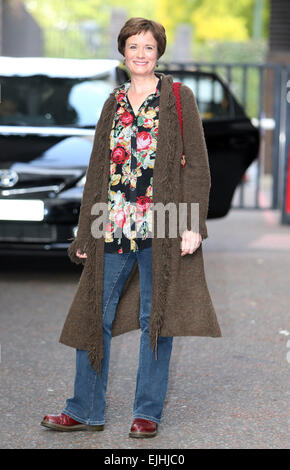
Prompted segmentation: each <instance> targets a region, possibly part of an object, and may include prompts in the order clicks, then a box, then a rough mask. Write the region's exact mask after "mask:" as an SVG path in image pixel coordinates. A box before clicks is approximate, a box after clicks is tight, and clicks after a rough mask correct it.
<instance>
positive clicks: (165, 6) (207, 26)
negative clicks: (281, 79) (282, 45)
mask: <svg viewBox="0 0 290 470" xmlns="http://www.w3.org/2000/svg"><path fill="white" fill-rule="evenodd" d="M23 1H24V3H25V5H26V7H27V9H28V10H29V11H30V13H31V14H32V15H33V16H34V17H35V18H36V20H37V21H38V23H39V24H40V26H42V28H43V29H44V31H45V42H46V54H47V55H61V54H65V56H67V57H91V56H94V57H104V56H105V55H106V50H107V49H106V42H107V41H108V34H107V33H108V26H109V22H110V18H111V10H112V8H117V9H122V10H123V11H124V14H125V17H127V18H130V17H132V16H142V17H145V18H151V19H153V20H155V21H159V22H160V23H162V24H163V25H164V27H165V29H166V35H167V40H168V48H167V51H166V54H165V56H164V57H165V58H166V60H167V59H169V60H170V57H169V56H168V53H169V52H170V47H171V45H172V43H173V41H174V37H175V32H176V27H177V25H178V24H179V23H186V24H189V25H191V27H192V49H193V52H194V58H195V59H196V58H197V56H201V57H202V58H203V60H209V56H210V55H212V56H213V57H212V60H214V61H215V60H216V58H217V52H218V57H219V60H226V59H225V57H224V58H223V59H221V56H220V54H221V55H223V56H225V55H227V56H228V57H229V56H233V58H232V59H229V60H236V61H237V60H238V59H237V56H240V55H241V53H240V49H241V50H242V51H244V52H245V55H247V50H246V49H247V48H246V47H245V48H244V47H243V44H247V43H248V42H249V40H250V39H251V38H252V36H253V23H254V11H255V2H256V1H258V0H238V1H237V2H233V1H232V0H183V1H182V2H169V1H168V0H158V1H156V0H146V1H145V2H144V0H127V1H126V2H124V0H107V1H106V2H104V1H103V0H23ZM269 3H270V0H264V4H263V5H264V6H263V22H262V24H263V35H264V38H266V37H267V34H268V22H269ZM86 21H93V22H95V23H96V25H97V26H98V28H99V32H100V36H101V41H102V47H101V48H100V49H98V50H95V52H94V53H93V52H92V50H90V49H89V48H88V44H87V43H86V41H85V38H84V35H83V33H82V31H81V26H82V23H83V22H86ZM62 41H64V42H65V44H62ZM260 42H261V41H260ZM235 43H236V45H237V47H235ZM218 44H220V46H221V47H220V48H219V49H220V50H219V51H218V50H217V49H218ZM261 57H262V55H260V56H259V61H260V60H261ZM248 60H250V61H253V57H252V56H250V57H249V56H248Z"/></svg>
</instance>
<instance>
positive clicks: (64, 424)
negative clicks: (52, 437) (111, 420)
mask: <svg viewBox="0 0 290 470" xmlns="http://www.w3.org/2000/svg"><path fill="white" fill-rule="evenodd" d="M41 425H42V426H45V427H46V428H50V429H54V430H55V431H84V430H86V431H102V430H103V429H104V425H103V424H102V425H99V426H91V425H88V424H83V423H79V422H78V421H75V420H74V419H72V418H70V416H67V415H65V414H64V413H60V414H59V415H46V416H45V417H44V418H43V420H42V421H41Z"/></svg>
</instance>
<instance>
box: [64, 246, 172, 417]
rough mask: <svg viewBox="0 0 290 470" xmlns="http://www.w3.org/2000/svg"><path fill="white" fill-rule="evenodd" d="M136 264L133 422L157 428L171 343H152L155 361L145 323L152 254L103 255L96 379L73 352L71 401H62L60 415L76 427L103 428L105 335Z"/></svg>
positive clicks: (107, 339) (81, 354) (83, 354)
mask: <svg viewBox="0 0 290 470" xmlns="http://www.w3.org/2000/svg"><path fill="white" fill-rule="evenodd" d="M136 258H137V262H138V267H139V275H140V327H141V338H140V352H139V367H138V373H137V380H136V391H135V400H134V407H133V418H143V419H149V420H151V421H154V422H155V423H160V421H161V414H162V409H163V405H164V400H165V396H166V392H167V386H168V374H169V362H170V356H171V350H172V342H173V338H172V337H160V336H159V338H158V345H157V346H158V347H157V350H158V355H157V359H156V356H155V352H154V351H152V348H151V345H150V338H149V322H150V313H151V300H152V248H151V247H149V248H145V249H143V250H141V251H139V252H131V253H123V254H114V253H105V254H104V288H103V338H104V357H103V359H102V364H101V374H98V373H97V372H96V371H95V370H94V369H93V368H92V366H91V365H90V362H89V359H88V354H87V351H83V350H79V349H77V351H76V375H75V384H74V397H73V398H69V399H68V400H67V401H66V407H65V408H64V409H63V411H62V412H63V413H65V414H66V415H68V416H70V417H71V418H73V419H75V420H76V421H79V422H80V423H84V424H89V425H99V424H104V423H105V407H106V389H107V382H108V372H109V361H110V345H111V338H112V334H111V329H112V323H113V320H114V318H115V313H116V308H117V305H118V301H119V298H120V295H121V292H122V289H123V286H124V284H125V282H126V280H127V278H128V276H129V274H130V272H131V271H132V268H133V266H134V264H135V261H136Z"/></svg>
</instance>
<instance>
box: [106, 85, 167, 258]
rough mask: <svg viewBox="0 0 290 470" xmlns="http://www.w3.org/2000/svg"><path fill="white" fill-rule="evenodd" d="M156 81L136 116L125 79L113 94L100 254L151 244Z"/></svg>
mask: <svg viewBox="0 0 290 470" xmlns="http://www.w3.org/2000/svg"><path fill="white" fill-rule="evenodd" d="M161 80H162V79H161V77H160V78H159V81H158V83H157V86H156V90H155V93H152V94H151V95H149V96H148V97H147V98H146V100H145V101H144V102H143V103H142V105H141V106H140V108H139V110H138V113H137V115H136V116H135V113H134V111H133V108H132V106H131V104H130V101H129V99H128V95H127V91H128V89H129V86H130V80H128V81H127V82H125V83H124V84H123V85H121V86H120V87H119V88H118V89H117V91H116V93H115V98H116V100H117V103H118V105H117V109H116V112H115V115H114V118H113V124H112V130H111V134H110V178H109V184H108V222H107V224H106V231H105V251H106V252H109V253H120V254H121V253H130V252H131V251H134V252H135V251H139V250H142V249H144V248H147V247H150V246H151V245H152V243H151V242H152V239H151V236H152V211H150V209H151V208H152V205H153V202H152V195H153V169H154V163H155V156H156V148H157V137H158V124H159V98H160V91H161Z"/></svg>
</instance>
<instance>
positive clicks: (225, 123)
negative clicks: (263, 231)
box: [165, 70, 259, 218]
mask: <svg viewBox="0 0 290 470" xmlns="http://www.w3.org/2000/svg"><path fill="white" fill-rule="evenodd" d="M165 73H166V72H165ZM168 73H170V74H171V75H173V77H174V81H180V82H182V83H184V84H185V85H187V86H189V87H190V88H191V89H192V91H193V92H194V94H195V97H196V101H197V105H198V108H199V112H200V116H201V118H202V122H203V127H204V134H205V139H206V144H207V149H208V156H209V166H210V171H211V189H210V197H209V211H208V218H218V217H224V216H225V215H226V214H227V213H228V211H229V210H230V207H231V202H232V198H233V195H234V192H235V189H236V188H237V186H238V185H239V184H240V182H241V180H242V177H243V175H244V173H245V171H246V169H247V168H248V167H249V166H250V164H251V163H252V162H253V160H254V159H255V158H257V156H258V149H259V133H258V130H257V129H256V128H255V127H254V126H253V125H252V123H251V121H250V119H249V118H248V117H247V115H246V113H245V112H244V110H243V109H242V107H241V106H240V105H239V103H238V102H237V100H236V99H235V97H234V96H233V94H232V93H231V91H230V90H229V88H228V87H227V86H226V84H225V83H224V82H223V81H222V80H221V79H220V78H219V77H218V76H217V75H216V74H214V73H206V72H198V71H185V70H184V71H176V72H174V71H172V70H170V71H169V72H168Z"/></svg>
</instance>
